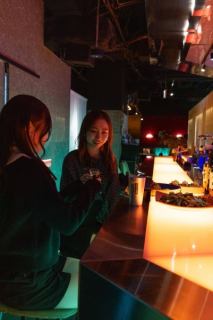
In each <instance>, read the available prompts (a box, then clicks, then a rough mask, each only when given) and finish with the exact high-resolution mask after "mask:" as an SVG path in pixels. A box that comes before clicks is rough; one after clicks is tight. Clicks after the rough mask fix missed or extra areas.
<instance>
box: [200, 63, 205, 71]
mask: <svg viewBox="0 0 213 320" xmlns="http://www.w3.org/2000/svg"><path fill="white" fill-rule="evenodd" d="M200 71H201V72H205V71H206V66H205V64H203V65H202V66H201V69H200Z"/></svg>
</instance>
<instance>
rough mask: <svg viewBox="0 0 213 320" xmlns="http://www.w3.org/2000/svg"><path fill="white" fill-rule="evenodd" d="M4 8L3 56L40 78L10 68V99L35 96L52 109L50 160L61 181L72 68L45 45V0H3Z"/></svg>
mask: <svg viewBox="0 0 213 320" xmlns="http://www.w3.org/2000/svg"><path fill="white" fill-rule="evenodd" d="M0 7H1V10H0V30H1V32H0V53H1V54H3V55H5V56H8V57H9V58H11V59H12V60H14V61H16V62H18V63H20V64H22V65H24V66H26V67H28V68H30V69H32V70H33V71H34V72H36V73H37V74H38V75H39V76H40V78H36V77H34V76H32V75H30V74H28V73H26V72H24V71H22V70H20V69H18V68H17V67H14V66H11V65H10V83H9V89H10V97H12V96H14V95H16V94H21V93H25V94H32V95H35V96H36V97H37V98H39V99H41V100H42V101H43V102H44V103H46V104H47V106H48V107H49V109H50V112H51V115H52V119H53V133H52V137H51V140H50V141H49V142H48V146H47V154H46V158H52V160H53V162H52V170H53V172H54V173H55V174H56V176H57V177H58V179H59V178H60V173H61V164H62V160H63V158H64V156H65V154H66V153H67V152H68V145H69V141H68V138H69V128H68V126H69V122H68V121H69V106H70V78H71V77H70V67H68V66H67V65H66V64H64V63H63V62H62V61H61V60H60V59H59V58H58V57H56V55H54V54H53V53H52V52H51V51H50V50H49V49H47V48H46V47H45V46H44V43H43V32H44V30H43V1H42V0H7V1H4V0H0ZM2 64H3V63H2V62H1V63H0V77H1V85H0V90H1V92H0V99H1V100H0V106H2V77H3V71H2V69H3V68H2Z"/></svg>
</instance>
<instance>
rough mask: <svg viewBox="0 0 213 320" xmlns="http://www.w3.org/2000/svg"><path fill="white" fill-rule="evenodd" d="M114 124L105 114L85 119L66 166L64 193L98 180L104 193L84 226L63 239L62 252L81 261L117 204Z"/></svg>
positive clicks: (67, 157) (91, 210) (98, 113)
mask: <svg viewBox="0 0 213 320" xmlns="http://www.w3.org/2000/svg"><path fill="white" fill-rule="evenodd" d="M112 135H113V130H112V123H111V119H110V117H109V115H108V114H107V113H106V112H105V111H103V110H93V111H90V112H88V113H87V115H86V116H85V118H84V120H83V122H82V124H81V128H80V132H79V136H78V141H79V145H78V149H76V150H73V151H71V152H69V153H68V154H67V156H66V157H65V159H64V162H63V168H62V176H61V193H62V194H63V195H65V196H66V188H67V186H68V185H69V186H70V187H71V186H73V193H72V194H73V195H74V193H75V192H76V194H78V192H79V190H81V188H82V187H83V186H84V185H85V183H86V182H88V181H92V180H93V179H98V180H99V181H100V182H101V192H100V193H98V194H97V195H96V197H95V201H94V202H93V205H92V206H91V207H90V208H89V210H88V211H89V214H88V217H87V218H86V219H85V221H84V223H82V225H81V226H80V227H79V228H78V229H77V230H76V231H75V232H74V233H73V234H72V235H70V236H62V241H61V250H62V252H64V253H65V254H68V255H71V256H73V257H76V258H81V257H82V255H83V254H84V252H85V251H86V249H87V248H88V247H89V245H90V242H91V240H92V239H93V235H94V234H96V233H97V232H98V230H99V229H100V227H101V226H102V224H103V222H104V221H105V220H106V219H107V217H108V216H109V214H110V212H112V207H113V206H114V204H115V203H116V201H117V199H118V196H119V193H120V190H121V186H120V182H119V176H118V168H117V163H116V159H115V156H114V154H113V151H112Z"/></svg>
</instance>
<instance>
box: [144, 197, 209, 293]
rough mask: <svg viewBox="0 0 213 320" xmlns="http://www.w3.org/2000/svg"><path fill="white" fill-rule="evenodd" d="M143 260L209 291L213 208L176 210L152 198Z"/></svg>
mask: <svg viewBox="0 0 213 320" xmlns="http://www.w3.org/2000/svg"><path fill="white" fill-rule="evenodd" d="M144 258H146V259H148V260H150V261H152V262H153V263H156V264H158V265H160V266H162V267H164V268H166V269H167V270H169V271H172V272H175V273H177V274H179V275H181V276H183V277H185V278H187V279H189V280H191V281H194V282H196V283H198V284H200V285H202V286H205V287H207V288H209V289H211V290H212V289H213V273H212V268H213V207H205V208H188V207H178V206H173V205H168V204H164V203H160V202H158V201H156V200H155V198H151V201H150V205H149V212H148V220H147V227H146V236H145V245H144Z"/></svg>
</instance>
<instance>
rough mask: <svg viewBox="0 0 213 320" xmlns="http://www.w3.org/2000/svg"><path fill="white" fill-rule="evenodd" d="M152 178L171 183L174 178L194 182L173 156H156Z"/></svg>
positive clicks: (155, 180) (156, 180)
mask: <svg viewBox="0 0 213 320" xmlns="http://www.w3.org/2000/svg"><path fill="white" fill-rule="evenodd" d="M152 179H153V181H154V182H159V183H170V182H171V181H173V180H178V181H179V182H182V181H187V182H188V183H192V182H193V181H192V180H191V178H190V177H189V176H188V175H187V173H186V172H185V171H184V170H183V169H182V168H181V167H180V166H179V165H178V164H177V163H176V162H175V161H174V160H173V158H172V157H155V161H154V169H153V176H152Z"/></svg>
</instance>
